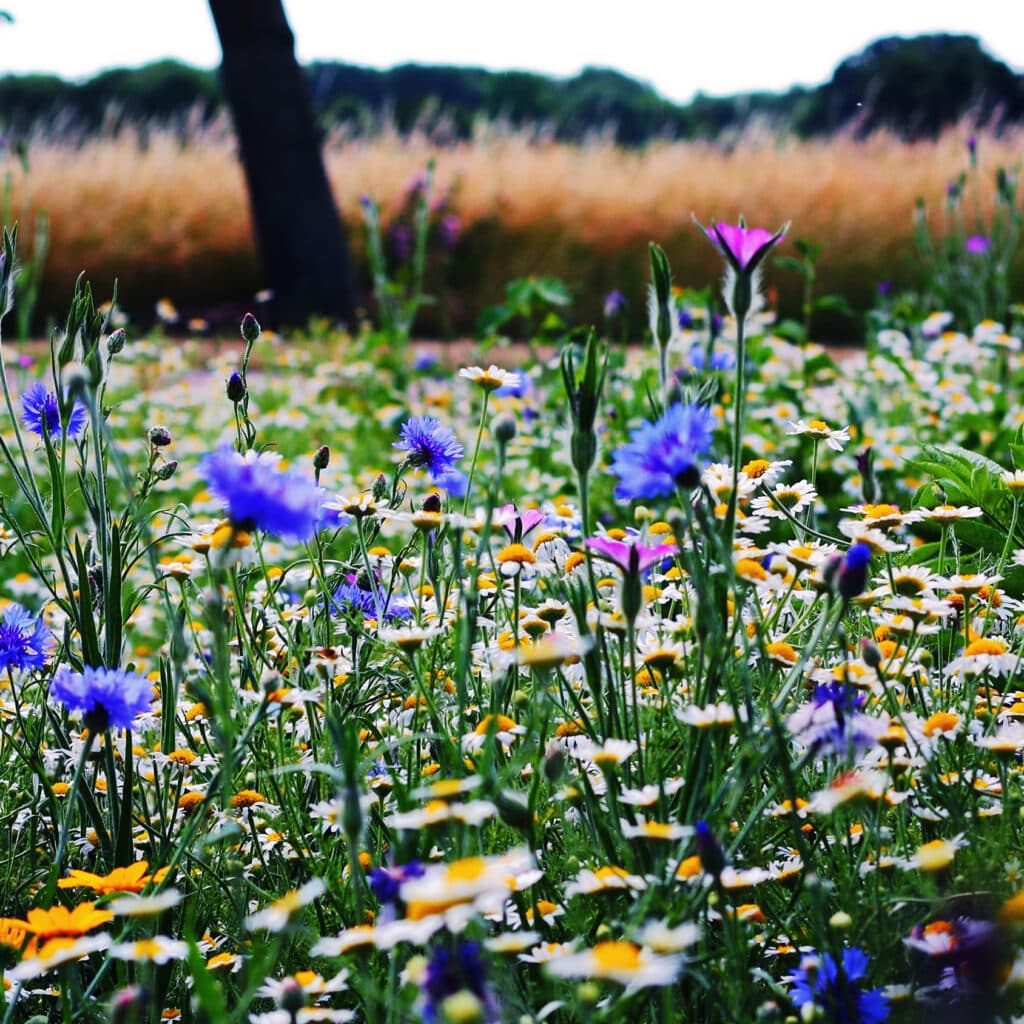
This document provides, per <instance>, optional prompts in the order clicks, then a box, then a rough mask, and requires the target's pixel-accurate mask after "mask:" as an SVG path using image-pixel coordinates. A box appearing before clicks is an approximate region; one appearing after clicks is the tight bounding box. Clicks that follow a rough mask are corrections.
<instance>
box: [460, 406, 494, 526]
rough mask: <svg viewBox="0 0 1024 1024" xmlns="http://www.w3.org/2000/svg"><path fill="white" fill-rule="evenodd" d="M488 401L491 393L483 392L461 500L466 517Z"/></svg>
mask: <svg viewBox="0 0 1024 1024" xmlns="http://www.w3.org/2000/svg"><path fill="white" fill-rule="evenodd" d="M490 400H491V393H490V391H485V392H484V405H483V408H482V409H481V410H480V426H479V427H478V428H477V431H476V444H475V445H474V446H473V461H472V462H471V463H470V466H469V479H468V480H467V481H466V497H465V498H464V499H463V502H462V514H463V515H466V513H467V512H468V511H469V499H470V495H472V493H473V477H474V476H475V475H476V460H477V458H478V456H479V455H480V442H481V441H482V440H483V436H484V424H485V423H486V422H487V404H488V402H490Z"/></svg>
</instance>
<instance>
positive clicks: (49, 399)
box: [21, 381, 86, 438]
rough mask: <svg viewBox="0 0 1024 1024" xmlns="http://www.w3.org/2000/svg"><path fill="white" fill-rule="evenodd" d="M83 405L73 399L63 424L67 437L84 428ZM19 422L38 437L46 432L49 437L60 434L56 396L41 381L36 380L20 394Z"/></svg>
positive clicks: (78, 432)
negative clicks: (73, 402)
mask: <svg viewBox="0 0 1024 1024" xmlns="http://www.w3.org/2000/svg"><path fill="white" fill-rule="evenodd" d="M85 418H86V412H85V406H84V405H82V403H81V402H79V401H77V400H76V401H75V404H74V405H73V406H72V408H71V413H70V414H69V415H68V418H67V421H66V423H65V424H64V425H65V426H66V427H67V432H68V437H78V435H79V434H81V433H82V431H83V430H84V429H85ZM21 422H22V423H24V424H25V426H26V427H27V428H28V429H29V430H31V431H32V433H33V434H37V435H38V436H39V437H43V436H44V435H46V434H48V435H49V436H50V437H51V438H59V437H60V434H61V418H60V407H59V405H58V404H57V396H56V395H55V394H54V393H53V392H52V391H47V390H46V385H45V384H44V383H43V382H42V381H36V383H35V384H33V385H32V386H31V387H30V388H29V389H28V390H27V391H25V392H24V393H23V394H22V396H21Z"/></svg>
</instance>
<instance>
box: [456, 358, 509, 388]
mask: <svg viewBox="0 0 1024 1024" xmlns="http://www.w3.org/2000/svg"><path fill="white" fill-rule="evenodd" d="M459 376H460V377H462V378H463V379H464V380H470V381H472V382H473V383H474V384H477V385H479V387H480V388H481V389H482V390H483V391H485V392H488V393H490V392H492V391H497V390H498V389H499V388H503V387H510V388H517V387H519V374H518V373H509V371H508V370H502V369H501V368H500V367H498V366H495V365H494V363H491V365H490V366H488V367H487V369H486V370H484V369H482V368H481V367H479V366H467V367H464V368H463V369H461V370H459Z"/></svg>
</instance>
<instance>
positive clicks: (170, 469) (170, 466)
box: [156, 459, 178, 480]
mask: <svg viewBox="0 0 1024 1024" xmlns="http://www.w3.org/2000/svg"><path fill="white" fill-rule="evenodd" d="M177 471H178V460H177V459H170V460H168V461H167V462H165V463H164V464H163V465H162V466H158V467H157V470H156V478H157V480H170V479H171V477H172V476H174V474H175V473H176V472H177Z"/></svg>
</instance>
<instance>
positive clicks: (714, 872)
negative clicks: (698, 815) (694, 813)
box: [694, 821, 725, 881]
mask: <svg viewBox="0 0 1024 1024" xmlns="http://www.w3.org/2000/svg"><path fill="white" fill-rule="evenodd" d="M694 833H695V838H694V844H695V845H696V847H697V856H698V857H699V858H700V866H701V868H703V870H704V871H705V872H706V873H707V874H709V875H710V876H711V877H712V878H714V879H715V881H718V879H719V878H721V877H722V872H723V871H724V870H725V850H723V849H722V844H721V843H720V842H719V841H718V837H717V836H716V835H715V833H714V832H712V831H711V826H710V825H708V823H707V822H706V821H698V822H697V827H696V829H695V830H694Z"/></svg>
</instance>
